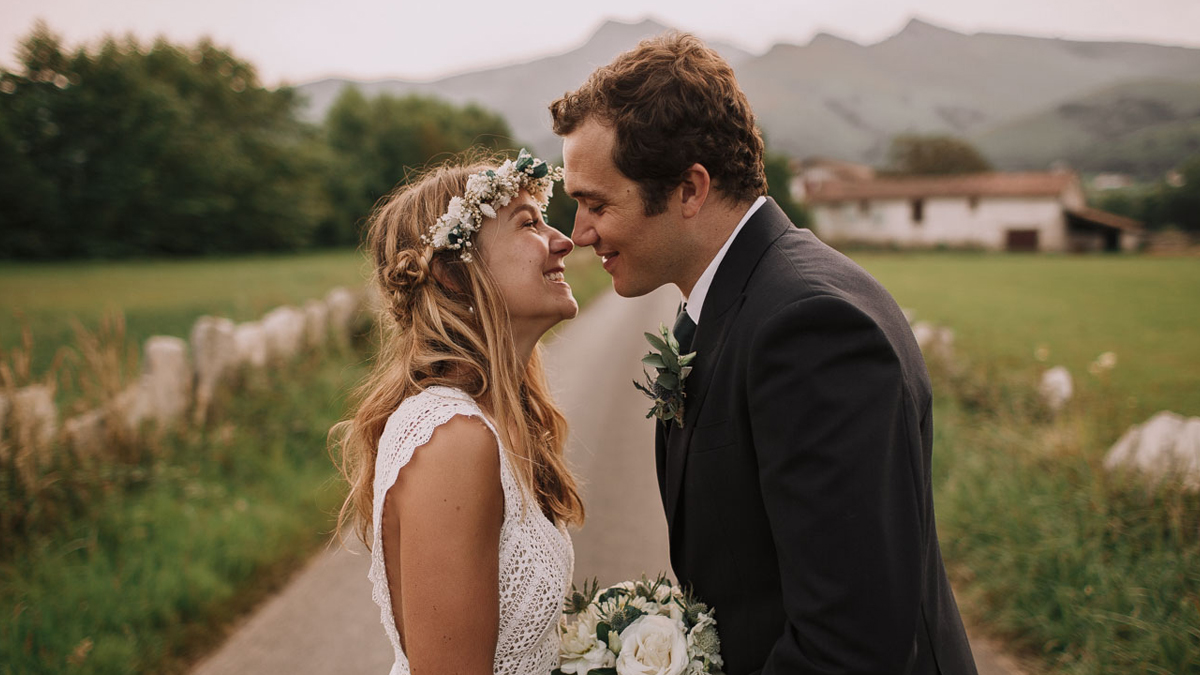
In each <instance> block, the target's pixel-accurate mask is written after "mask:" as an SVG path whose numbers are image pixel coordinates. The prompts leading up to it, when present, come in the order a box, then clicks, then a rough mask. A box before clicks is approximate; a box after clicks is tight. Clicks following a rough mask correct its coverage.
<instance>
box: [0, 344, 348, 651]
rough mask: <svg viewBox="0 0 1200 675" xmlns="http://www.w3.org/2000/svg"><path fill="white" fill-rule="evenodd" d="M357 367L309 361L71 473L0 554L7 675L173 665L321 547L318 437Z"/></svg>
mask: <svg viewBox="0 0 1200 675" xmlns="http://www.w3.org/2000/svg"><path fill="white" fill-rule="evenodd" d="M361 374H362V372H361V369H360V368H359V367H357V366H355V367H350V368H347V367H345V366H344V365H341V364H338V363H335V362H331V361H325V362H321V361H319V360H315V359H313V360H310V361H309V362H307V363H303V364H301V365H298V366H297V367H295V368H292V369H290V371H289V374H288V377H287V379H286V381H283V380H276V381H273V382H270V383H267V385H266V386H262V387H258V388H255V389H254V390H253V391H249V392H246V393H243V394H239V395H237V396H236V397H234V398H232V399H228V400H225V401H224V402H223V403H222V404H221V406H222V408H223V410H222V411H221V412H220V414H219V415H218V416H217V417H218V418H219V419H223V420H224V421H223V422H220V423H218V424H215V425H213V426H210V427H209V428H205V429H201V430H199V431H196V432H188V433H182V434H174V435H170V436H166V437H163V438H160V439H158V440H157V441H155V442H156V443H157V447H156V448H155V451H154V452H152V453H148V454H147V455H146V458H145V459H144V461H141V462H139V463H137V464H132V465H123V464H116V463H111V462H97V463H95V464H93V465H90V466H88V467H86V468H85V469H83V470H80V471H76V472H73V473H72V474H71V476H70V480H69V481H64V483H63V484H62V485H61V486H60V489H61V491H62V492H63V493H65V494H66V495H67V496H69V500H67V501H65V502H56V503H58V504H60V508H62V512H60V513H59V514H57V515H58V516H59V517H57V518H54V519H46V520H43V521H42V523H41V528H40V529H38V530H37V531H36V532H30V533H28V534H27V536H26V537H24V538H22V539H21V540H18V541H12V542H7V543H6V545H5V547H4V554H3V556H2V558H0V606H3V607H5V608H6V613H8V616H6V618H5V621H3V622H0V673H4V674H5V675H8V674H16V673H60V672H79V673H97V674H99V673H130V672H135V673H136V672H147V673H148V672H174V671H179V670H181V668H182V666H183V664H184V663H185V662H186V661H187V659H188V658H189V657H190V656H193V655H194V654H195V652H197V650H200V649H202V648H203V647H205V646H207V645H208V644H210V643H211V642H212V641H213V639H214V638H215V637H216V636H217V635H219V634H220V632H221V630H222V627H223V626H224V625H225V624H227V623H228V622H229V621H230V620H231V619H232V618H233V617H234V616H236V615H237V614H238V613H239V612H241V611H244V610H245V609H247V608H248V607H249V606H251V604H252V603H254V602H255V601H257V600H258V599H259V598H261V597H262V596H263V595H264V594H265V593H266V592H269V591H270V590H271V589H273V588H274V587H275V586H276V585H277V584H278V583H279V581H280V580H281V579H284V578H286V574H287V572H288V571H289V570H290V569H292V568H294V567H296V566H297V565H299V564H300V563H301V562H302V561H303V560H304V559H305V558H306V557H307V556H308V555H309V554H310V552H311V551H312V549H313V548H314V546H316V545H317V544H318V543H319V542H320V541H323V540H325V539H326V538H327V536H328V532H329V531H330V527H331V523H332V520H331V517H330V514H331V513H332V511H333V510H334V509H335V507H336V505H337V504H338V503H339V501H340V499H341V494H340V488H339V487H338V486H337V484H336V483H334V482H332V481H331V475H332V470H331V465H330V461H329V457H328V455H327V452H326V445H325V439H326V433H327V432H328V430H329V427H330V426H331V425H332V424H333V422H334V421H336V420H337V419H338V417H339V416H340V415H341V414H342V411H343V400H342V396H343V393H344V392H345V391H347V390H348V389H349V388H350V385H351V384H352V382H354V381H355V380H357V379H358V378H359V377H360V376H361Z"/></svg>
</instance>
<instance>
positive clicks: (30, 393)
mask: <svg viewBox="0 0 1200 675" xmlns="http://www.w3.org/2000/svg"><path fill="white" fill-rule="evenodd" d="M9 415H10V416H11V418H12V419H11V426H12V432H13V445H14V446H15V451H14V456H15V461H16V465H17V469H18V471H19V472H20V474H21V476H22V479H23V480H25V481H26V484H29V481H33V480H35V479H36V476H37V475H38V471H37V470H38V469H39V468H40V467H43V466H45V465H46V463H47V460H48V459H49V455H48V449H49V445H50V443H51V442H52V441H53V440H54V437H55V435H56V434H57V433H58V407H57V406H55V405H54V388H53V387H51V386H49V385H45V384H34V385H30V386H28V387H23V388H21V389H18V390H16V392H14V393H13V398H12V407H11V409H10V410H9Z"/></svg>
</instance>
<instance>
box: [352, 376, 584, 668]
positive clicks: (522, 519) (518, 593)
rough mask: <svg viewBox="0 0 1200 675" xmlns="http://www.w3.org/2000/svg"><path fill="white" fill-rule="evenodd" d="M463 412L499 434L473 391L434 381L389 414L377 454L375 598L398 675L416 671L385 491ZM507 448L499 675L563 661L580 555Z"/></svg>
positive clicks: (503, 459)
mask: <svg viewBox="0 0 1200 675" xmlns="http://www.w3.org/2000/svg"><path fill="white" fill-rule="evenodd" d="M455 415H467V416H472V417H478V418H480V419H482V420H483V422H484V423H485V424H487V426H488V428H489V429H491V431H492V433H493V434H496V428H495V427H494V426H493V425H492V422H491V420H489V419H488V418H487V417H486V416H484V414H483V412H482V411H481V410H480V409H479V406H478V405H477V404H476V403H475V401H474V400H472V399H471V397H470V396H468V395H467V394H465V393H464V392H462V391H460V390H458V389H452V388H449V387H430V388H429V389H427V390H425V391H423V392H421V393H420V394H417V395H415V396H410V397H409V398H407V399H405V400H404V402H402V403H401V404H400V407H399V408H397V409H396V412H394V413H392V415H391V417H389V418H388V422H387V426H386V427H385V428H384V431H383V435H382V436H381V437H380V439H379V455H378V456H377V457H376V459H375V500H374V502H375V513H374V535H373V541H372V546H371V571H370V572H369V573H368V578H369V579H370V580H371V583H372V584H373V585H374V592H373V594H372V595H373V597H374V599H375V603H376V604H377V605H379V614H380V619H381V620H382V621H383V628H384V630H385V631H386V632H387V636H388V639H389V640H391V643H392V649H393V650H395V653H396V662H395V664H393V665H392V670H391V675H408V673H409V667H408V659H407V658H406V657H405V655H404V650H403V649H402V648H401V647H400V636H399V634H398V632H397V631H396V621H395V618H394V617H393V616H392V599H391V594H390V593H389V591H388V584H387V575H386V573H385V572H384V561H383V543H382V541H383V540H382V529H381V522H382V519H383V496H384V495H385V494H386V493H387V491H388V489H389V488H391V487H392V485H393V484H394V483H395V482H396V477H397V475H399V473H400V470H401V469H403V468H404V465H405V464H407V463H408V461H409V460H410V459H412V456H413V451H414V450H416V449H417V448H418V447H420V446H422V445H424V444H425V443H427V442H429V439H430V437H432V436H433V431H434V429H436V428H437V427H438V426H439V425H441V424H445V423H446V422H448V421H450V419H451V418H452V417H454V416H455ZM496 444H497V445H498V446H499V447H500V482H501V483H502V485H503V488H504V522H503V525H501V528H500V633H499V639H498V640H497V641H496V659H495V662H494V671H495V673H496V674H497V675H508V674H510V673H511V674H514V675H516V674H518V673H519V674H520V675H527V674H544V673H549V672H550V671H551V670H553V669H554V668H556V667H557V666H558V651H559V636H558V630H557V625H558V620H559V617H560V616H561V613H562V606H563V598H564V597H565V596H566V594H567V591H568V590H569V589H570V584H571V575H572V572H573V566H574V563H575V553H574V549H573V548H572V546H571V537H570V535H569V534H568V533H567V531H566V528H564V527H562V526H557V527H556V526H555V525H554V524H553V523H551V522H550V520H549V519H547V518H546V516H545V515H544V514H543V513H542V510H541V509H540V508H538V506H537V504H536V503H533V502H532V501H530V506H529V508H527V509H522V502H523V500H524V499H530V500H532V496H530V495H529V494H528V492H526V491H524V490H522V488H521V484H520V482H518V480H517V476H516V474H514V473H513V470H512V467H511V466H509V458H508V455H507V453H506V452H505V451H504V444H503V442H502V441H501V440H500V436H499V434H496Z"/></svg>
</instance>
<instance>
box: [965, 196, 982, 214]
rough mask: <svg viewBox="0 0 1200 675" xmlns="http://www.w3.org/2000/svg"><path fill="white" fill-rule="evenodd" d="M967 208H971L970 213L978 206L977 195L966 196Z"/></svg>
mask: <svg viewBox="0 0 1200 675" xmlns="http://www.w3.org/2000/svg"><path fill="white" fill-rule="evenodd" d="M967 208H969V209H971V213H974V212H975V210H976V209H978V208H979V195H971V196H970V197H967Z"/></svg>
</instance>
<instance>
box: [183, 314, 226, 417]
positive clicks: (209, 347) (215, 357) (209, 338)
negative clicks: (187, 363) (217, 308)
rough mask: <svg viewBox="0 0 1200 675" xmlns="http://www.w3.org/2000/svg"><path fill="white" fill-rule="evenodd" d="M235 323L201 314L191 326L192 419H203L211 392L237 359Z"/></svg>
mask: <svg viewBox="0 0 1200 675" xmlns="http://www.w3.org/2000/svg"><path fill="white" fill-rule="evenodd" d="M234 331H235V326H234V324H233V322H232V321H230V320H229V319H224V318H220V317H215V316H202V317H200V318H199V319H196V323H195V324H194V325H193V326H192V335H191V346H192V358H193V360H194V361H195V364H196V407H195V415H194V419H195V421H196V423H198V424H199V423H203V422H204V420H205V419H206V418H207V416H208V408H209V406H210V405H211V404H212V399H213V395H214V394H215V393H216V391H217V387H218V386H220V384H221V381H222V380H224V379H225V378H226V377H228V376H229V373H230V371H231V370H232V369H233V367H234V365H235V362H236V359H237V343H236V341H235V338H234Z"/></svg>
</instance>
